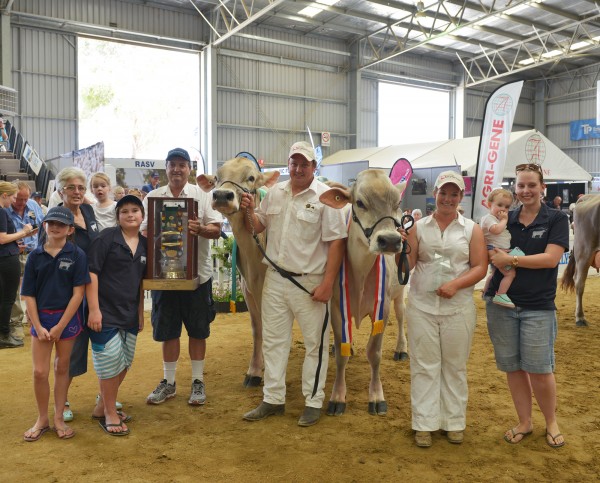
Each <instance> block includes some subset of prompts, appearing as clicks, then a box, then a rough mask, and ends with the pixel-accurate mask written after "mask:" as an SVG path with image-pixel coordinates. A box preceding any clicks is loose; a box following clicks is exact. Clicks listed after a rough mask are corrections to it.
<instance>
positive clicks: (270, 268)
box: [269, 267, 310, 277]
mask: <svg viewBox="0 0 600 483" xmlns="http://www.w3.org/2000/svg"><path fill="white" fill-rule="evenodd" d="M269 270H271V271H272V272H277V270H275V269H274V268H273V267H269ZM282 270H284V271H285V272H286V273H288V274H289V275H291V276H292V277H303V276H305V275H310V273H294V272H289V271H288V270H285V269H282Z"/></svg>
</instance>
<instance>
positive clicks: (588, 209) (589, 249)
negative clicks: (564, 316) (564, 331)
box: [561, 196, 600, 327]
mask: <svg viewBox="0 0 600 483" xmlns="http://www.w3.org/2000/svg"><path fill="white" fill-rule="evenodd" d="M573 225H574V226H573V230H574V233H575V238H574V242H573V250H571V254H570V256H569V264H568V265H567V268H566V269H565V272H564V273H563V278H562V284H561V286H562V288H563V289H564V290H567V291H573V289H575V293H576V295H577V301H576V304H575V323H576V325H578V326H579V327H587V325H588V322H587V320H585V314H584V312H583V300H582V299H583V290H584V288H585V280H586V279H587V274H588V270H589V268H590V266H591V267H594V268H596V269H598V268H600V267H599V266H598V265H599V262H600V260H599V258H600V257H599V256H598V254H599V253H600V196H585V197H583V198H581V200H579V201H578V202H577V204H576V205H575V209H574V212H573Z"/></svg>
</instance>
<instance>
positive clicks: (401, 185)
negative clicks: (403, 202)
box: [394, 181, 407, 199]
mask: <svg viewBox="0 0 600 483" xmlns="http://www.w3.org/2000/svg"><path fill="white" fill-rule="evenodd" d="M406 184H407V183H406V181H401V182H400V183H398V184H396V185H394V186H395V188H396V189H397V190H398V191H399V192H400V199H402V196H403V195H404V190H405V189H406Z"/></svg>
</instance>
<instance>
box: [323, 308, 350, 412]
mask: <svg viewBox="0 0 600 483" xmlns="http://www.w3.org/2000/svg"><path fill="white" fill-rule="evenodd" d="M337 315H338V314H337V313H336V312H335V311H332V314H331V316H332V317H331V327H332V329H333V346H334V347H335V350H334V353H335V380H334V381H333V387H332V389H331V397H330V398H329V404H328V405H327V415H328V416H341V415H342V414H344V411H345V410H346V364H348V359H349V357H347V356H346V357H344V356H342V351H341V349H340V344H341V342H342V324H341V321H340V320H339V318H338V316H337Z"/></svg>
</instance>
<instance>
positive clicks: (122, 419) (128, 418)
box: [92, 411, 133, 423]
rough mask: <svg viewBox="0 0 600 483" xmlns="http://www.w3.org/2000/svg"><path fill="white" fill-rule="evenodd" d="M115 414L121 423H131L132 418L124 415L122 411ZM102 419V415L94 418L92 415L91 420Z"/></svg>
mask: <svg viewBox="0 0 600 483" xmlns="http://www.w3.org/2000/svg"><path fill="white" fill-rule="evenodd" d="M117 414H118V415H119V417H120V418H121V422H123V423H128V422H129V421H131V420H132V419H133V416H130V415H129V414H125V413H124V412H123V411H117ZM104 418H105V416H104V415H102V416H96V415H95V414H92V419H93V420H94V421H101V420H103V419H104Z"/></svg>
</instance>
